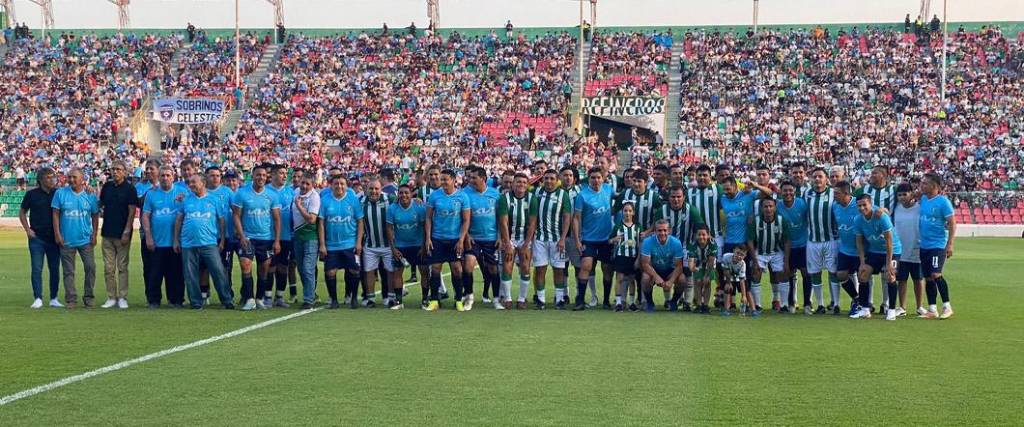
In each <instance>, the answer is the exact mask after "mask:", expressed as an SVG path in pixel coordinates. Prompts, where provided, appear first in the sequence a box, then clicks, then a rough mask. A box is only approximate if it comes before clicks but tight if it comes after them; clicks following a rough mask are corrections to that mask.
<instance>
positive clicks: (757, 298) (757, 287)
mask: <svg viewBox="0 0 1024 427" xmlns="http://www.w3.org/2000/svg"><path fill="white" fill-rule="evenodd" d="M773 287H774V286H773ZM750 296H751V297H752V298H753V299H754V307H751V309H755V308H757V307H760V306H761V284H760V283H754V284H751V286H750ZM773 297H774V295H773Z"/></svg>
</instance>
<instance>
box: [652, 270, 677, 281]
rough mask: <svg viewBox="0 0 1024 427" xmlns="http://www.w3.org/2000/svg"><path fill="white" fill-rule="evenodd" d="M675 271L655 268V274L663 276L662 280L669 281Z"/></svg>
mask: <svg viewBox="0 0 1024 427" xmlns="http://www.w3.org/2000/svg"><path fill="white" fill-rule="evenodd" d="M673 271H674V270H671V269H663V268H655V269H654V272H655V273H658V276H661V278H662V279H665V280H668V278H669V277H671V276H672V272H673ZM673 285H674V284H673Z"/></svg>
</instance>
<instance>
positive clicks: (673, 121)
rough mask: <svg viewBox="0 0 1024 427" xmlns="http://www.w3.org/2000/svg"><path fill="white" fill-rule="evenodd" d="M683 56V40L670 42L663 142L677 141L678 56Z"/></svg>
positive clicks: (679, 84) (680, 80) (678, 107)
mask: <svg viewBox="0 0 1024 427" xmlns="http://www.w3.org/2000/svg"><path fill="white" fill-rule="evenodd" d="M682 56H683V40H681V39H680V40H674V41H673V42H672V62H671V63H669V65H670V67H669V71H668V99H667V100H666V101H667V102H666V103H665V129H666V131H665V132H666V134H665V143H667V144H675V143H676V142H678V141H679V109H680V108H681V105H680V103H679V88H680V87H681V85H682V77H681V75H680V74H679V58H681V57H682Z"/></svg>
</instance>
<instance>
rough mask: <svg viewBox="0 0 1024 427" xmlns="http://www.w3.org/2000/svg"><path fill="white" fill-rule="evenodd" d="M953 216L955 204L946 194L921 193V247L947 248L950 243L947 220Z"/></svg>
mask: <svg viewBox="0 0 1024 427" xmlns="http://www.w3.org/2000/svg"><path fill="white" fill-rule="evenodd" d="M951 216H953V204H952V203H950V201H949V199H948V198H946V196H944V195H941V194H939V195H936V196H935V197H932V198H930V199H929V198H928V196H926V195H923V194H922V195H921V217H920V219H919V220H918V221H919V225H920V229H921V249H945V248H946V244H947V243H949V230H946V221H947V220H948V219H949V217H951Z"/></svg>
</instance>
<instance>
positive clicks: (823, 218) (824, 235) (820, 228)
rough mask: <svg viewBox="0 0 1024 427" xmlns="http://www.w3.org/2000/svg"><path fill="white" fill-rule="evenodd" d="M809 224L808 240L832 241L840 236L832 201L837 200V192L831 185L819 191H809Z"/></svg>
mask: <svg viewBox="0 0 1024 427" xmlns="http://www.w3.org/2000/svg"><path fill="white" fill-rule="evenodd" d="M805 200H806V201H807V226H808V233H807V238H808V241H811V242H815V243H824V242H830V241H832V240H835V239H837V238H838V235H837V232H836V222H835V219H834V218H832V203H834V202H835V200H836V196H835V192H834V191H833V190H832V188H831V187H827V188H825V191H823V192H821V193H819V192H817V191H814V190H813V189H812V190H811V191H810V192H808V193H807V195H806V199H805Z"/></svg>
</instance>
